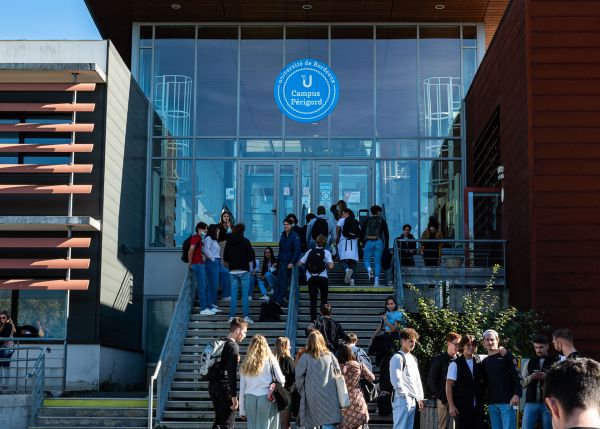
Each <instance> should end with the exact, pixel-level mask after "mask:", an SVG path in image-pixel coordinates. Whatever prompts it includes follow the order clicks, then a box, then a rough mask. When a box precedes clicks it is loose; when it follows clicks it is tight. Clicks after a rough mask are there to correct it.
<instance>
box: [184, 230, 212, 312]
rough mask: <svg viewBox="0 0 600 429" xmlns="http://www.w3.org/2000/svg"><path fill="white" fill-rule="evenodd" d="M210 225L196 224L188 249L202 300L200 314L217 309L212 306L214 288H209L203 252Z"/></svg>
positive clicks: (200, 299)
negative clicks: (203, 244)
mask: <svg viewBox="0 0 600 429" xmlns="http://www.w3.org/2000/svg"><path fill="white" fill-rule="evenodd" d="M207 228H208V225H206V224H205V223H204V222H198V224H197V225H196V234H194V235H193V236H192V239H191V240H190V249H189V250H188V260H189V261H190V262H189V266H190V270H192V272H193V273H194V275H195V276H196V285H197V286H198V301H200V315H201V316H212V315H213V314H215V313H216V312H217V311H216V309H213V308H212V303H213V301H214V300H213V298H212V288H209V287H208V285H207V280H206V268H205V264H204V255H203V253H202V240H203V238H204V237H205V236H206V230H207Z"/></svg>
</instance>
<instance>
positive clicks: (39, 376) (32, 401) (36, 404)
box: [27, 347, 50, 426]
mask: <svg viewBox="0 0 600 429" xmlns="http://www.w3.org/2000/svg"><path fill="white" fill-rule="evenodd" d="M39 349H41V350H40V354H39V356H38V358H37V359H36V361H35V364H34V365H33V369H32V370H31V371H30V372H28V373H27V378H30V379H31V396H30V397H29V413H30V414H29V426H33V425H34V422H35V418H36V417H37V415H38V412H39V410H40V408H41V406H42V404H43V403H44V382H45V380H46V352H47V351H48V352H49V351H50V349H49V348H47V347H39Z"/></svg>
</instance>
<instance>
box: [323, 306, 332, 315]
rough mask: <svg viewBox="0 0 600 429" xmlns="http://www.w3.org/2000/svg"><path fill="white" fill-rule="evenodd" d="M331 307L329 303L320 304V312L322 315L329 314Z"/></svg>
mask: <svg viewBox="0 0 600 429" xmlns="http://www.w3.org/2000/svg"><path fill="white" fill-rule="evenodd" d="M332 312H333V309H332V308H331V304H323V305H321V314H322V315H323V316H331V313H332Z"/></svg>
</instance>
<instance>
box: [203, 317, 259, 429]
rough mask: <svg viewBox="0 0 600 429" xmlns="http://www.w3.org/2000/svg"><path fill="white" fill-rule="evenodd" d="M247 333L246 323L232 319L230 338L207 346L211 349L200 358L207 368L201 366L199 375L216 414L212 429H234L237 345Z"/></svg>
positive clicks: (238, 359) (237, 403) (228, 336)
mask: <svg viewBox="0 0 600 429" xmlns="http://www.w3.org/2000/svg"><path fill="white" fill-rule="evenodd" d="M247 330H248V324H247V323H246V321H245V320H244V319H242V318H240V317H234V318H233V320H232V321H231V322H230V323H229V335H227V337H223V338H221V339H220V340H217V341H214V342H213V343H211V344H209V346H210V348H209V349H208V350H205V352H204V353H203V354H202V360H203V363H204V362H207V364H205V365H204V366H206V368H204V367H203V366H202V365H201V368H200V374H201V375H203V374H205V375H204V377H205V378H206V379H207V380H208V394H209V396H210V400H211V401H212V404H213V409H214V410H215V421H214V423H213V428H219V429H230V428H233V427H234V421H235V414H236V410H237V408H238V405H239V401H238V397H237V364H238V362H239V361H240V348H239V346H238V344H239V343H240V342H242V341H243V340H244V338H246V331H247ZM209 346H207V348H208V347H209ZM219 351H220V354H218V352H219ZM217 355H218V356H217ZM203 370H204V371H203Z"/></svg>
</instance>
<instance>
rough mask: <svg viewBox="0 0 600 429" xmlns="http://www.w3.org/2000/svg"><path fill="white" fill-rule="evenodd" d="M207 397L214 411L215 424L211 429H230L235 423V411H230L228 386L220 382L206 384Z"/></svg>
mask: <svg viewBox="0 0 600 429" xmlns="http://www.w3.org/2000/svg"><path fill="white" fill-rule="evenodd" d="M208 395H209V396H210V400H211V401H212V404H213V408H214V410H215V422H214V423H213V425H212V429H231V428H233V424H234V422H235V413H236V410H232V409H231V393H230V392H229V386H228V385H227V384H224V383H220V382H213V381H211V382H209V383H208Z"/></svg>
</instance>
